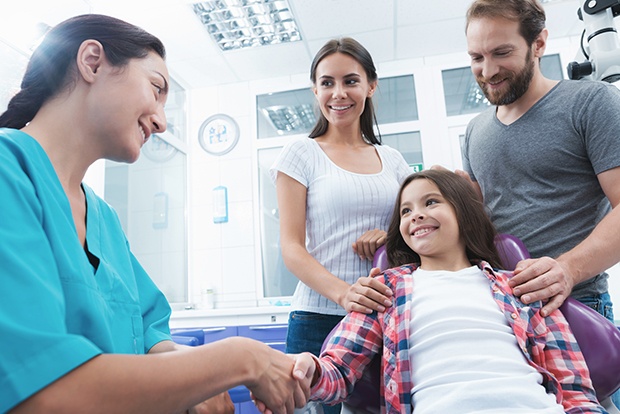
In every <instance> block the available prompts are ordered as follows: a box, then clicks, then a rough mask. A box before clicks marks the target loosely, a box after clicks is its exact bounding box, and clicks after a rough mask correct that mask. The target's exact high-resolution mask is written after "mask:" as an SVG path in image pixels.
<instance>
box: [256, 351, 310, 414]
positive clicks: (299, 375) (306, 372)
mask: <svg viewBox="0 0 620 414" xmlns="http://www.w3.org/2000/svg"><path fill="white" fill-rule="evenodd" d="M287 357H288V358H289V359H290V361H292V362H294V366H293V370H292V373H291V376H292V378H293V379H295V380H296V381H297V382H298V389H297V390H296V392H295V406H296V407H297V408H302V407H304V406H305V405H306V403H307V402H308V399H309V398H310V387H311V385H312V380H313V378H314V375H315V372H316V365H315V362H314V359H313V357H312V354H310V353H308V352H304V353H303V354H296V355H293V354H291V355H287ZM299 391H301V393H299ZM252 399H253V400H254V404H255V405H256V407H257V408H258V410H259V411H260V412H261V413H266V414H272V413H273V410H271V409H269V408H268V407H269V405H268V403H266V402H265V401H264V400H262V399H261V398H260V397H258V396H257V395H255V394H254V393H252Z"/></svg>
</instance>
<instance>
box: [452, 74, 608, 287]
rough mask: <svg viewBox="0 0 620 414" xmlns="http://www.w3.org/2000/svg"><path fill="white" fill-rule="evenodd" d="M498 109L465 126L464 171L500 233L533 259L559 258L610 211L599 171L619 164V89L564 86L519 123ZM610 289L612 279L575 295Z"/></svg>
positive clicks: (600, 278)
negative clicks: (522, 246)
mask: <svg viewBox="0 0 620 414" xmlns="http://www.w3.org/2000/svg"><path fill="white" fill-rule="evenodd" d="M495 109H496V108H495V107H493V108H490V109H489V110H487V111H485V112H483V113H481V114H480V115H478V116H477V117H476V118H475V119H473V120H472V121H471V122H470V124H469V125H468V127H467V132H466V136H465V142H464V144H463V167H464V169H465V171H467V172H468V173H469V174H470V175H471V177H472V179H473V180H475V181H477V182H478V183H479V184H480V187H481V189H482V194H483V196H484V202H485V205H486V206H487V209H488V212H489V214H490V216H491V219H492V220H493V223H494V224H495V226H496V227H497V229H498V231H499V232H502V233H509V234H513V235H515V236H517V237H519V238H520V239H521V240H522V241H523V242H524V243H525V245H526V247H527V248H528V250H529V251H530V254H531V255H532V257H541V256H550V257H557V256H559V255H560V254H562V253H564V252H566V251H568V250H570V249H572V248H573V247H575V246H576V245H577V244H578V243H580V242H581V241H582V240H584V239H585V238H586V237H587V236H588V235H589V234H590V233H591V232H592V230H593V229H594V227H595V226H596V225H597V224H598V222H599V221H601V219H602V218H603V217H604V216H605V215H606V214H607V213H608V212H609V211H610V210H611V206H610V203H609V201H608V199H607V198H606V196H605V194H604V193H603V191H602V189H601V187H600V185H599V182H598V179H597V174H599V173H601V172H604V171H606V170H609V169H611V168H615V167H618V166H620V136H619V134H620V92H619V91H618V89H616V88H615V87H614V86H612V85H609V84H606V83H602V82H592V81H561V82H559V83H558V84H557V85H556V86H555V87H554V88H553V89H552V90H551V91H550V92H549V93H548V94H547V95H545V96H544V97H543V98H542V99H540V101H538V102H537V103H536V104H535V105H534V106H533V107H532V108H530V109H529V111H528V112H526V113H525V114H524V115H523V116H522V117H521V118H519V119H518V120H516V121H515V122H513V123H512V124H510V125H504V124H502V123H501V122H500V121H499V120H498V119H497V116H496V111H495ZM606 291H607V274H606V273H602V274H601V275H598V276H597V277H595V278H592V279H590V280H588V281H586V282H582V283H580V284H579V285H577V286H576V287H575V288H574V289H573V296H575V297H583V296H588V295H592V294H600V293H603V292H606Z"/></svg>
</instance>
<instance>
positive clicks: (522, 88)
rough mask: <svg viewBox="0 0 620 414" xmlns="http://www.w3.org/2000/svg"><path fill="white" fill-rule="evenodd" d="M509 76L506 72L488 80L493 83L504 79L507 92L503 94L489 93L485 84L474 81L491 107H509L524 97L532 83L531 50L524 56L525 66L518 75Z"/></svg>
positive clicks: (480, 81) (479, 80)
mask: <svg viewBox="0 0 620 414" xmlns="http://www.w3.org/2000/svg"><path fill="white" fill-rule="evenodd" d="M509 74H511V75H512V76H510V77H507V76H506V72H500V73H498V74H497V75H495V76H493V77H492V78H491V79H490V82H494V81H496V80H500V79H504V78H506V81H507V82H508V90H507V91H506V92H504V93H501V92H498V93H492V92H489V91H488V85H487V83H486V82H484V81H482V80H481V78H477V79H476V82H478V85H479V86H480V89H482V92H483V93H484V96H486V98H487V99H488V101H489V102H490V103H491V104H492V105H498V106H500V105H510V104H511V103H514V102H515V101H516V100H517V99H519V98H520V97H522V96H523V95H525V92H527V89H528V88H529V87H530V83H532V77H534V60H532V50H531V49H530V50H528V51H527V55H526V56H525V66H523V69H521V71H520V72H518V73H514V72H509Z"/></svg>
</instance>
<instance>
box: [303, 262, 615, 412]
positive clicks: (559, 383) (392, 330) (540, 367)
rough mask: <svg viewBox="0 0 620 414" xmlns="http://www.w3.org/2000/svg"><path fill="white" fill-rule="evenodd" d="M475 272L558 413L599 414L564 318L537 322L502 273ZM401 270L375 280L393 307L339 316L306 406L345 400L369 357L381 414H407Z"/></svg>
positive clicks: (405, 269)
mask: <svg viewBox="0 0 620 414" xmlns="http://www.w3.org/2000/svg"><path fill="white" fill-rule="evenodd" d="M478 266H479V267H480V268H481V269H482V270H483V273H484V274H485V276H486V277H487V278H488V279H489V282H490V290H491V293H492V294H493V298H494V299H495V301H496V302H497V305H498V306H499V308H500V309H501V310H502V311H503V313H504V316H505V317H506V320H507V321H508V324H509V325H510V327H511V328H512V330H513V332H514V334H515V337H516V339H517V343H518V345H519V348H520V349H521V351H522V352H523V354H524V355H525V357H526V359H527V361H528V362H529V364H530V365H531V366H533V367H534V368H535V369H536V370H537V371H538V372H540V373H541V374H542V376H543V386H544V387H545V388H546V389H547V392H548V393H553V394H555V395H556V399H557V402H558V403H559V404H562V405H563V406H564V411H565V412H566V413H571V414H572V413H606V411H605V410H604V409H603V408H602V407H601V406H600V405H599V404H598V402H597V400H596V395H595V393H594V390H593V388H592V381H591V379H590V374H589V372H588V369H587V366H586V363H585V360H584V358H583V354H582V353H581V351H580V349H579V346H578V345H577V341H576V340H575V337H574V336H573V334H572V332H571V330H570V329H569V326H568V323H567V322H566V319H565V318H564V315H562V313H561V312H560V311H555V312H553V313H552V314H551V315H549V316H548V317H546V318H544V317H542V316H541V315H540V312H539V310H540V307H541V303H540V302H537V303H534V304H530V305H525V304H523V303H522V302H521V301H519V300H518V299H517V298H516V297H515V296H514V295H513V294H512V288H510V287H509V286H508V279H509V277H510V275H511V274H510V273H508V274H507V273H504V272H494V271H493V270H492V269H491V267H490V266H489V264H488V263H486V262H481V263H479V264H478ZM415 269H416V266H414V265H405V266H401V267H398V268H394V269H389V270H386V271H385V272H384V273H383V274H382V275H380V276H379V279H380V280H381V281H382V282H383V283H385V284H386V285H387V286H388V287H389V288H390V289H392V291H393V292H394V301H393V302H395V303H394V305H393V306H391V307H389V308H387V309H386V311H385V312H384V313H377V312H373V313H372V314H370V315H366V314H362V313H358V312H352V313H350V314H348V315H347V316H345V318H344V319H343V321H342V322H341V323H340V324H339V325H338V327H337V329H336V331H335V332H334V334H333V335H332V337H331V340H330V342H329V345H328V346H327V348H326V350H325V352H323V354H322V355H321V358H320V360H319V362H320V365H321V369H322V373H321V376H320V378H319V380H318V381H317V383H316V384H315V386H314V387H312V390H311V392H312V397H311V399H313V400H320V401H324V402H328V403H331V402H334V403H335V402H339V401H343V400H345V399H346V398H347V395H348V394H349V393H350V392H351V391H352V389H353V385H354V384H355V381H357V380H358V379H359V378H360V377H361V376H362V372H363V370H364V367H365V366H366V365H368V364H369V363H370V361H371V360H372V359H373V356H375V355H376V354H377V353H381V352H383V357H382V360H381V366H382V367H381V372H382V383H381V387H380V394H381V404H382V406H381V411H382V412H383V413H406V414H410V413H411V412H412V407H411V390H412V388H413V382H412V379H411V372H412V369H413V368H412V367H411V366H410V358H409V324H410V321H411V310H410V309H411V307H410V306H408V303H410V301H411V298H412V293H413V292H412V291H413V272H414V271H415Z"/></svg>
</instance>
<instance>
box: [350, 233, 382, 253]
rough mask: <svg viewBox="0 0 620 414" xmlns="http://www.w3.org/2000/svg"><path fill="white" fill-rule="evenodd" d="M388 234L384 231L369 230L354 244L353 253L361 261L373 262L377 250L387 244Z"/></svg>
mask: <svg viewBox="0 0 620 414" xmlns="http://www.w3.org/2000/svg"><path fill="white" fill-rule="evenodd" d="M386 237H387V233H386V232H385V231H383V230H379V229H374V230H369V231H367V232H366V233H364V234H362V236H361V237H360V238H359V239H357V241H356V242H355V243H353V244H352V247H353V251H354V252H355V253H357V255H358V256H359V257H360V259H362V260H364V259H366V260H372V258H373V257H374V256H375V252H376V251H377V249H378V248H379V247H381V246H383V245H384V244H385V239H386Z"/></svg>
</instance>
